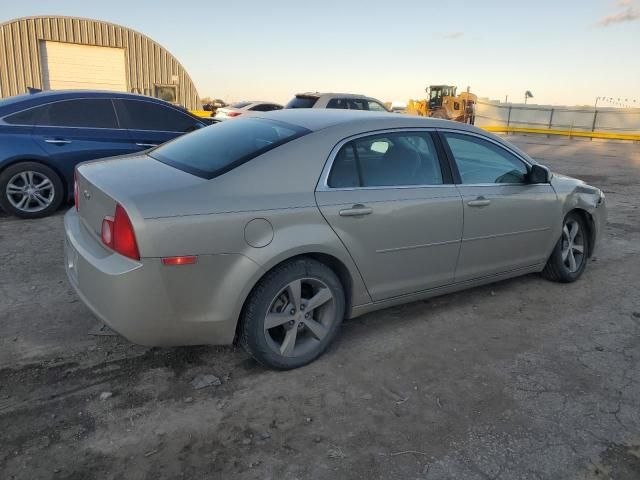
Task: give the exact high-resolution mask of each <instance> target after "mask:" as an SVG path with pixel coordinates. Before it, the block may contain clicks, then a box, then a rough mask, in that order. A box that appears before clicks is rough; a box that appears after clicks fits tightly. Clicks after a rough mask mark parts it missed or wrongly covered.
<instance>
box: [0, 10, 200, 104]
mask: <svg viewBox="0 0 640 480" xmlns="http://www.w3.org/2000/svg"><path fill="white" fill-rule="evenodd" d="M29 87H33V88H38V89H42V90H50V89H52V90H65V89H77V88H81V89H99V90H116V91H122V92H132V93H140V94H143V95H149V96H154V97H158V98H162V99H164V100H167V101H170V102H174V103H177V104H179V105H182V106H184V107H186V108H188V109H199V108H201V106H200V98H199V97H198V92H197V91H196V88H195V86H194V84H193V81H192V80H191V78H190V77H189V75H188V74H187V72H186V71H185V69H184V68H183V67H182V65H180V62H178V60H176V58H175V57H174V56H173V55H171V54H170V53H169V52H168V51H167V50H165V49H164V48H163V47H161V46H160V45H158V44H157V43H156V42H154V41H153V40H151V39H150V38H149V37H147V36H145V35H142V34H141V33H139V32H136V31H134V30H131V29H129V28H126V27H122V26H120V25H114V24H112V23H108V22H103V21H100V20H90V19H84V18H74V17H46V16H43V17H28V18H18V19H16V20H11V21H9V22H6V23H1V24H0V98H1V97H9V96H12V95H18V94H21V93H26V92H27V89H28V88H29Z"/></svg>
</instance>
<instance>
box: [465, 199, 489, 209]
mask: <svg viewBox="0 0 640 480" xmlns="http://www.w3.org/2000/svg"><path fill="white" fill-rule="evenodd" d="M490 204H491V200H489V199H488V198H484V197H478V198H476V199H475V200H469V201H468V202H467V205H469V206H470V207H486V206H487V205H490Z"/></svg>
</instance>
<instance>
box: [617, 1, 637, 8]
mask: <svg viewBox="0 0 640 480" xmlns="http://www.w3.org/2000/svg"><path fill="white" fill-rule="evenodd" d="M632 4H633V0H618V1H617V2H616V6H617V7H630V6H631V5H632Z"/></svg>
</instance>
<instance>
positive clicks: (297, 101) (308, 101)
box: [284, 96, 318, 108]
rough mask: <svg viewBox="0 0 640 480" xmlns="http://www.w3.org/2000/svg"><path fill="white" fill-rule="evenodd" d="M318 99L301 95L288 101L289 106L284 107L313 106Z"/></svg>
mask: <svg viewBox="0 0 640 480" xmlns="http://www.w3.org/2000/svg"><path fill="white" fill-rule="evenodd" d="M317 101H318V97H299V96H296V97H294V98H293V100H291V101H290V102H289V103H287V106H286V107H284V108H311V107H313V106H314V105H315V104H316V102H317Z"/></svg>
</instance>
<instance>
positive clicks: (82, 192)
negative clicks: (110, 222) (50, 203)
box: [76, 154, 206, 237]
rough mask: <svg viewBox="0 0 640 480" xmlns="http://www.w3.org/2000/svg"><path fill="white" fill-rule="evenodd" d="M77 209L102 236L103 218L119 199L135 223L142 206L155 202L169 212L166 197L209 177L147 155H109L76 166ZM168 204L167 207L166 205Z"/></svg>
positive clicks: (190, 187)
mask: <svg viewBox="0 0 640 480" xmlns="http://www.w3.org/2000/svg"><path fill="white" fill-rule="evenodd" d="M76 181H77V182H78V197H79V202H78V213H79V215H80V218H81V219H82V222H83V224H84V225H85V227H86V228H87V229H88V230H89V231H90V232H91V233H92V234H94V235H95V236H97V237H100V231H101V229H102V220H103V219H104V217H106V216H113V215H114V213H115V210H116V204H118V203H120V204H121V205H122V206H123V207H124V209H125V210H127V213H128V214H129V216H130V218H131V221H132V222H133V224H134V228H135V226H136V219H138V220H141V219H143V218H144V216H145V214H144V211H141V210H140V207H141V206H142V205H145V204H149V203H153V204H154V205H155V207H156V208H157V209H160V210H164V211H165V212H166V213H167V215H172V213H173V212H171V211H169V210H168V209H169V208H170V202H167V201H166V200H168V199H169V197H174V196H175V195H178V196H180V192H184V190H185V189H192V188H194V187H195V186H197V185H200V184H202V183H204V182H205V181H206V180H204V179H202V178H200V177H196V176H194V175H191V174H189V173H186V172H183V171H181V170H178V169H176V168H173V167H170V166H168V165H165V164H164V163H161V162H159V161H157V160H154V159H153V158H151V157H149V156H148V155H144V154H141V155H133V156H123V157H115V158H109V159H105V160H98V161H93V162H87V163H84V164H81V165H79V166H78V167H77V170H76ZM163 206H164V207H166V209H165V208H163Z"/></svg>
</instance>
